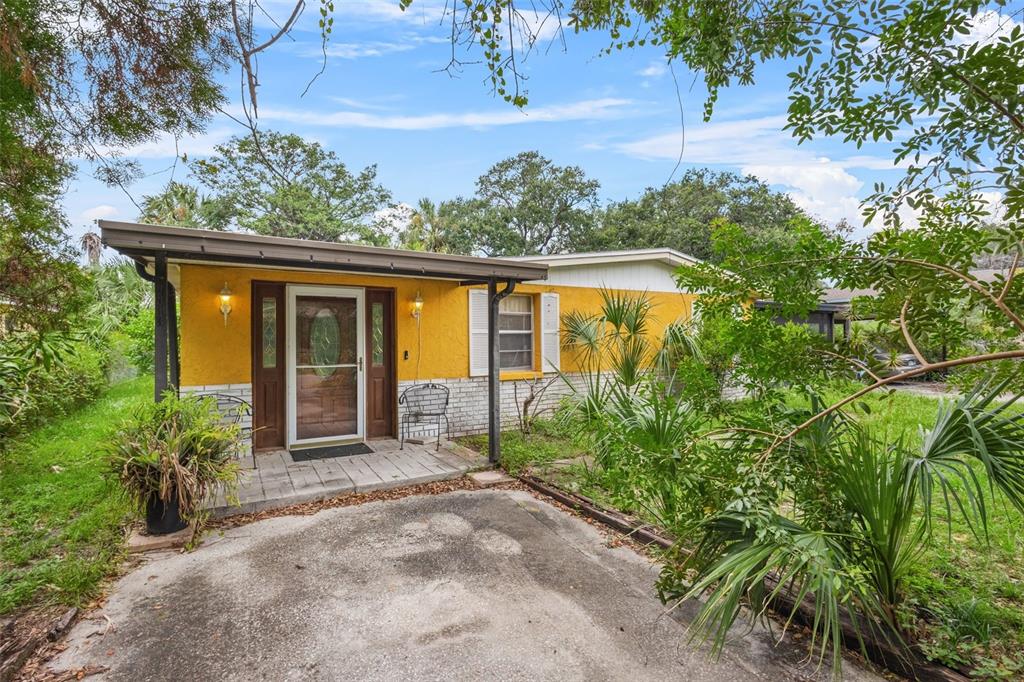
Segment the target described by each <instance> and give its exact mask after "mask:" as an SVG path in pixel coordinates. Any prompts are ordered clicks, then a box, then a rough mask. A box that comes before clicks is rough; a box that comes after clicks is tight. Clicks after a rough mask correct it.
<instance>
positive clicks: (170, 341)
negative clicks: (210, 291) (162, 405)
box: [167, 282, 181, 395]
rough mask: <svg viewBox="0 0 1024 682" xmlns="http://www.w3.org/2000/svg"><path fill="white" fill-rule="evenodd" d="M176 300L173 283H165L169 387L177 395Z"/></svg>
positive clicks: (178, 367)
mask: <svg viewBox="0 0 1024 682" xmlns="http://www.w3.org/2000/svg"><path fill="white" fill-rule="evenodd" d="M177 304H178V302H177V296H176V292H175V290H174V285H173V284H171V283H170V282H168V283H167V355H168V358H167V362H168V367H169V369H170V375H171V379H170V388H171V390H172V391H174V395H178V385H179V384H178V377H179V374H180V371H181V363H180V360H179V357H178V305H177Z"/></svg>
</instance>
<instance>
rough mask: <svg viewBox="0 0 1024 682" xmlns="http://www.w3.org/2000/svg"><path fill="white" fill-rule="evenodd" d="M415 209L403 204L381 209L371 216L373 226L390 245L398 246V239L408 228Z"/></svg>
mask: <svg viewBox="0 0 1024 682" xmlns="http://www.w3.org/2000/svg"><path fill="white" fill-rule="evenodd" d="M415 213H416V209H415V208H413V207H412V206H410V205H409V204H406V203H404V202H399V203H397V204H395V205H394V206H389V207H387V208H382V209H380V210H378V211H375V212H374V214H373V222H374V224H375V225H376V226H377V227H378V228H380V229H381V230H383V231H384V233H385V234H387V235H388V239H389V241H390V242H391V244H392V245H397V244H398V241H399V240H398V238H399V237H400V236H401V234H402V232H404V231H405V230H407V229H408V228H409V221H411V220H412V217H413V214H415Z"/></svg>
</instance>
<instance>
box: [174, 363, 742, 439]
mask: <svg viewBox="0 0 1024 682" xmlns="http://www.w3.org/2000/svg"><path fill="white" fill-rule="evenodd" d="M551 379H554V381H550V380H551ZM549 381H550V385H549V386H548V387H547V388H546V389H545V390H544V391H543V393H542V394H541V395H540V397H539V398H538V399H537V400H535V401H534V404H533V405H531V407H530V412H531V414H537V415H543V414H544V413H545V412H548V413H549V412H550V411H551V410H553V409H555V408H556V407H558V404H559V402H561V401H562V399H563V398H566V397H568V396H570V395H572V393H573V387H575V389H576V390H577V391H580V392H585V391H586V375H584V374H567V375H564V376H563V377H561V378H559V377H556V376H555V375H554V374H546V375H544V378H543V379H540V380H535V381H531V380H528V379H519V380H515V381H502V382H501V423H502V426H503V427H504V428H506V429H508V428H516V427H517V426H518V425H519V424H518V419H519V416H518V415H519V412H518V410H517V408H516V402H517V399H518V403H519V405H520V407H521V406H522V404H523V401H524V400H525V399H526V396H527V395H529V393H530V384H531V383H535V384H536V386H537V390H538V392H539V391H540V389H541V387H542V386H544V385H545V384H548V382H549ZM425 383H434V384H441V385H443V386H446V387H447V388H448V390H449V391H450V392H451V394H450V395H451V397H450V398H449V402H448V420H449V421H450V422H451V428H452V435H453V436H465V435H471V434H477V433H487V377H485V376H482V377H469V378H463V379H433V380H424V381H400V382H398V394H399V395H401V394H402V391H404V390H405V389H406V388H408V387H409V386H413V385H415V384H425ZM181 393H182V395H185V394H195V395H206V394H213V393H223V394H227V395H233V396H238V397H239V398H241V399H242V400H245V401H246V402H248V403H249V404H250V405H251V404H252V384H207V385H202V386H182V387H181ZM724 394H725V395H724V398H725V399H726V400H736V399H739V398H742V397H744V395H745V392H744V391H743V389H742V388H739V387H736V386H730V387H727V388H726V389H725V391H724ZM535 410H536V411H535ZM404 412H405V406H404V405H399V406H398V419H399V424H401V418H402V414H403V413H404ZM241 426H242V427H243V428H245V429H250V428H252V417H251V416H245V417H243V418H242V422H241ZM442 428H444V427H443V425H442ZM396 432H397V429H396ZM436 433H437V432H436V430H435V428H434V426H433V424H427V425H413V426H412V427H411V428H410V431H409V435H411V436H413V437H424V438H427V437H432V436H434V435H435V434H436Z"/></svg>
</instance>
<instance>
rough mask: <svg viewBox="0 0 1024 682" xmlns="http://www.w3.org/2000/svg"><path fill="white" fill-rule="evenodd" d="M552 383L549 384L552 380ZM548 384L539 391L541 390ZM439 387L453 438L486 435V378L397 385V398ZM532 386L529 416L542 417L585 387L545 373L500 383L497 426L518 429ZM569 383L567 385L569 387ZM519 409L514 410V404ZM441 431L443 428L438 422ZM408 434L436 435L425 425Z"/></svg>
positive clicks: (576, 377) (575, 378)
mask: <svg viewBox="0 0 1024 682" xmlns="http://www.w3.org/2000/svg"><path fill="white" fill-rule="evenodd" d="M552 380H553V381H552ZM549 382H550V385H548V386H547V388H546V389H544V391H543V393H541V392H540V389H541V387H543V386H545V385H547V384H548V383H549ZM426 383H433V384H441V385H442V386H445V387H447V388H448V390H449V391H450V397H449V401H448V420H449V421H450V422H451V429H452V435H453V436H465V435H470V434H476V433H487V377H486V376H482V377H468V378H460V379H424V380H422V381H400V382H398V395H399V396H401V395H402V392H403V391H404V390H405V389H406V388H408V387H410V386H414V385H416V384H426ZM531 383H533V384H535V385H536V388H537V392H538V393H539V396H538V397H537V399H536V400H534V402H533V404H532V405H531V406H530V413H531V414H537V415H542V414H544V413H545V412H550V411H551V410H553V409H554V408H556V407H557V406H558V404H559V402H560V401H561V400H562V399H563V398H565V397H567V396H569V395H571V394H572V392H573V386H575V387H576V388H577V390H582V388H583V387H584V386H585V385H586V382H585V378H584V375H583V374H571V375H566V376H564V377H557V376H556V375H554V374H546V375H545V376H544V378H543V379H537V380H529V379H518V380H514V381H513V380H508V381H502V382H501V423H502V426H503V427H504V428H515V427H516V426H518V419H519V409H521V408H522V404H523V401H524V400H525V399H526V396H528V395H529V394H530V384H531ZM570 384H571V385H570ZM517 402H518V404H519V408H518V409H517V407H516V403H517ZM405 409H406V407H405V405H399V406H398V419H399V424H401V419H402V415H403V414H404V413H405ZM441 428H442V429H443V428H444V426H443V422H442V427H441ZM409 434H410V435H412V436H413V437H430V436H433V435H435V434H436V430H435V428H434V426H433V424H427V425H425V426H416V425H412V426H411V427H410V430H409Z"/></svg>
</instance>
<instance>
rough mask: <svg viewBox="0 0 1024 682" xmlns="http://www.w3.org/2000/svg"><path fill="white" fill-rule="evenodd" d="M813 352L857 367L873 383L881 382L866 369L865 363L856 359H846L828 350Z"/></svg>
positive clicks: (868, 368) (844, 356) (879, 378)
mask: <svg viewBox="0 0 1024 682" xmlns="http://www.w3.org/2000/svg"><path fill="white" fill-rule="evenodd" d="M813 350H814V352H816V353H821V354H822V355H829V356H831V357H834V358H838V359H840V360H842V361H844V362H848V363H850V364H851V365H853V366H854V367H859V368H860V369H862V370H864V371H865V372H866V373H867V375H868V376H869V377H871V378H872V379H874V380H875V381H881V380H882V377H880V376H878V375H877V374H875V373H874V372H872V371H871V368H870V367H868V366H867V364H866V363H863V362H861V361H860V360H858V359H856V358H851V357H848V356H846V355H842V354H840V353H833V352H832V351H830V350H823V349H813Z"/></svg>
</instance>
